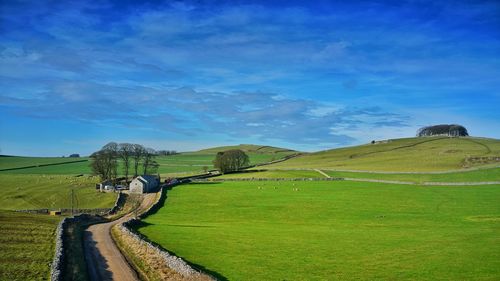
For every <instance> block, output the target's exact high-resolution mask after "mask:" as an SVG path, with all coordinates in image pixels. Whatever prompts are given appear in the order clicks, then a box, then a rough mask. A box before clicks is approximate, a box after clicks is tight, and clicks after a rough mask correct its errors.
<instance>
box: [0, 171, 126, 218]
mask: <svg viewBox="0 0 500 281" xmlns="http://www.w3.org/2000/svg"><path fill="white" fill-rule="evenodd" d="M97 181H98V180H97V178H96V177H87V176H84V177H72V176H63V175H10V174H0V209H9V210H13V209H41V208H51V209H54V208H70V207H71V199H70V192H71V189H72V188H74V191H75V195H76V201H77V202H76V204H75V207H77V208H110V207H112V206H113V204H114V202H115V200H116V194H114V193H100V192H97V191H96V189H95V183H96V182H97Z"/></svg>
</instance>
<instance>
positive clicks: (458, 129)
mask: <svg viewBox="0 0 500 281" xmlns="http://www.w3.org/2000/svg"><path fill="white" fill-rule="evenodd" d="M443 135H445V136H450V137H465V136H468V135H469V133H468V132H467V129H466V128H465V127H464V126H462V125H457V124H451V125H448V124H441V125H435V126H428V127H423V128H420V129H418V131H417V137H427V136H443Z"/></svg>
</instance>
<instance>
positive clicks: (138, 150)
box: [132, 144, 146, 176]
mask: <svg viewBox="0 0 500 281" xmlns="http://www.w3.org/2000/svg"><path fill="white" fill-rule="evenodd" d="M132 146H133V153H132V159H133V160H134V176H137V175H139V174H138V171H139V164H140V163H141V160H142V158H143V156H144V154H145V153H146V149H145V148H144V146H142V145H140V144H133V145H132Z"/></svg>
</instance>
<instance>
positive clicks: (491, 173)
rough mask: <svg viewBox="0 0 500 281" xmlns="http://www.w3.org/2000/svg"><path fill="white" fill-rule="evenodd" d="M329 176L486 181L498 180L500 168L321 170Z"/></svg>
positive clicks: (412, 180)
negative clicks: (429, 171)
mask: <svg viewBox="0 0 500 281" xmlns="http://www.w3.org/2000/svg"><path fill="white" fill-rule="evenodd" d="M323 172H325V173H327V174H328V175H329V176H331V177H340V178H363V179H379V180H395V181H408V182H415V183H422V182H487V181H500V168H492V169H481V170H473V171H466V172H455V173H445V174H382V173H358V172H356V173H355V172H338V171H323Z"/></svg>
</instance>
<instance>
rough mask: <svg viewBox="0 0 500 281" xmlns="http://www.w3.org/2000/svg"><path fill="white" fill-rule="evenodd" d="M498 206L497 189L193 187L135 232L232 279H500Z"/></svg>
mask: <svg viewBox="0 0 500 281" xmlns="http://www.w3.org/2000/svg"><path fill="white" fill-rule="evenodd" d="M259 187H260V188H259ZM294 188H298V190H297V191H294ZM499 202H500V189H499V188H498V186H474V187H450V186H446V187H433V186H405V185H394V184H379V183H359V182H344V181H340V182H225V183H207V184H190V185H182V186H178V187H175V188H174V189H173V190H171V191H169V194H168V199H167V201H166V205H165V206H164V207H162V208H161V209H160V210H159V211H158V213H156V214H154V215H152V216H150V217H148V218H147V219H146V220H145V221H144V224H143V226H142V227H139V231H140V232H141V233H143V234H145V235H147V236H148V237H149V238H150V239H152V240H153V241H155V242H157V243H159V244H161V245H162V246H163V247H165V248H166V249H168V250H170V251H172V252H174V253H175V254H176V255H178V256H181V257H183V258H185V259H187V260H188V261H190V262H193V263H195V264H198V265H201V266H203V267H205V268H207V269H208V270H210V271H213V272H216V273H218V274H219V275H221V276H223V277H225V278H227V279H229V280H332V279H350V280H403V279H406V280H408V279H413V280H498V279H499V278H500V236H499V235H498V233H500V204H499ZM193 206H196V207H195V208H194V207H193ZM207 241H209V243H207Z"/></svg>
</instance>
